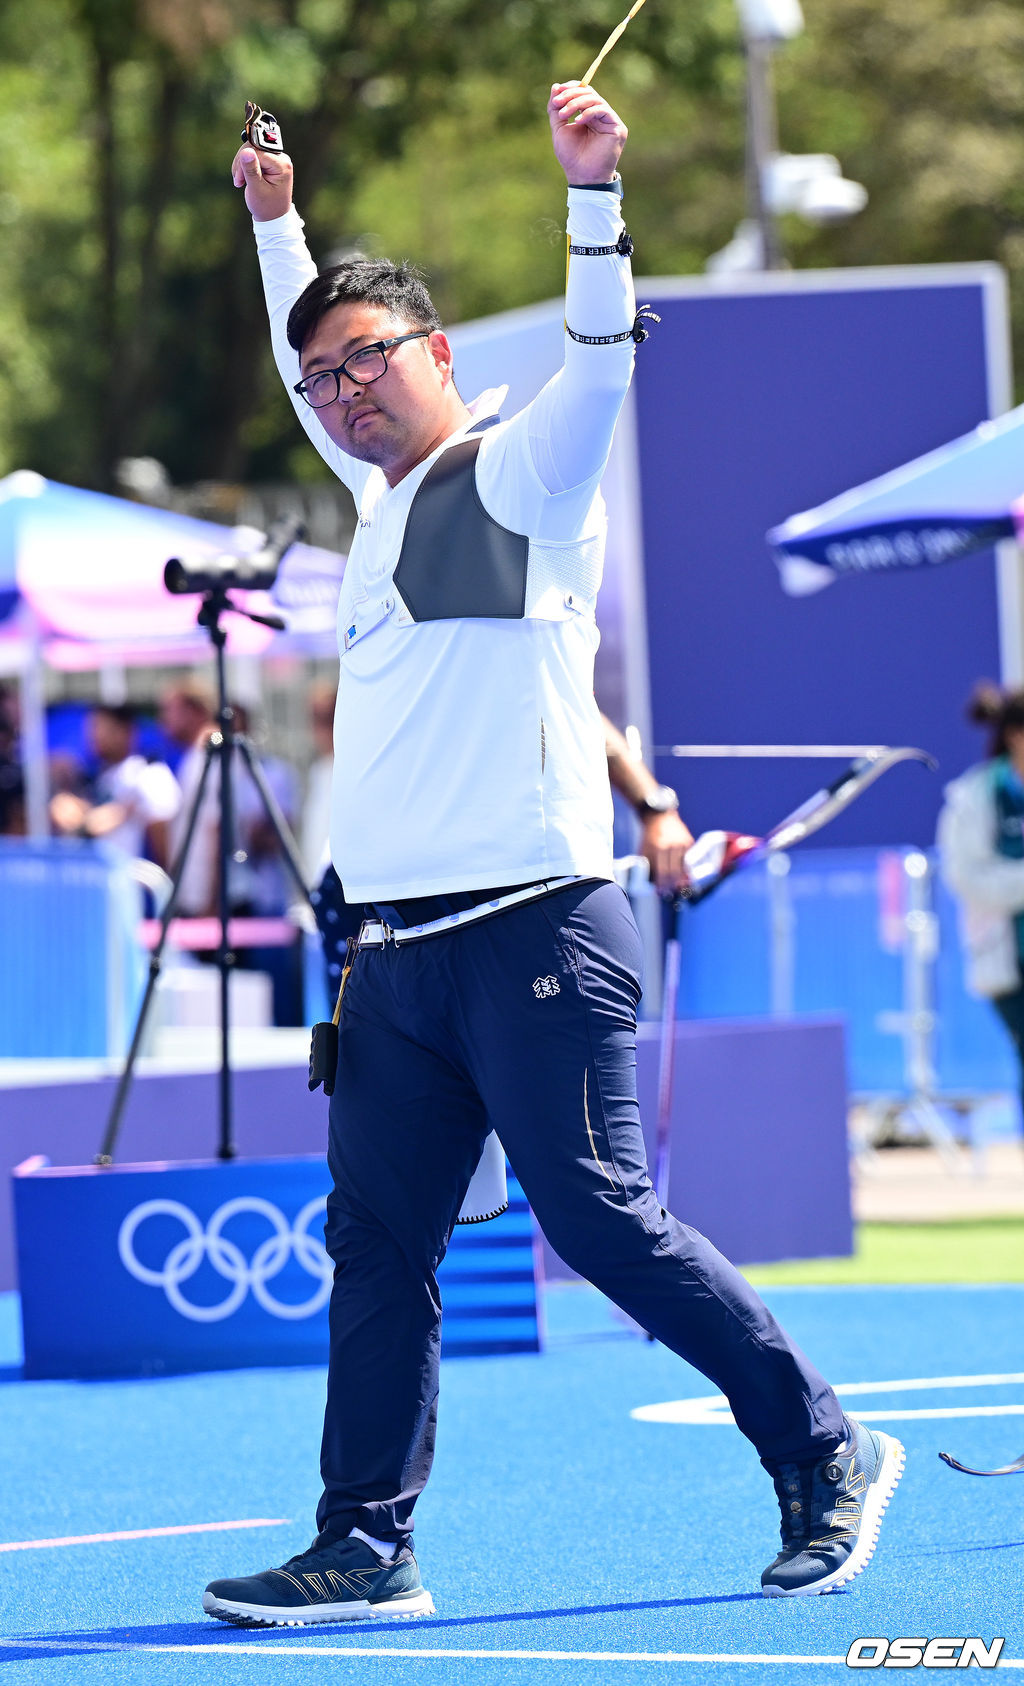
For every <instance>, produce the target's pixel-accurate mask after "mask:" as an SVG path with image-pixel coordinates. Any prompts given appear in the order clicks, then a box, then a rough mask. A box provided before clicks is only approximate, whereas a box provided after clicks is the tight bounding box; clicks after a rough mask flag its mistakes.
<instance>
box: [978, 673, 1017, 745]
mask: <svg viewBox="0 0 1024 1686" xmlns="http://www.w3.org/2000/svg"><path fill="white" fill-rule="evenodd" d="M967 718H968V720H970V721H972V722H973V723H974V725H976V726H990V727H991V728H992V737H991V739H990V742H989V751H988V752H989V755H990V756H991V757H992V758H993V759H994V758H995V757H996V756H997V755H1007V754H1008V753H1009V745H1008V743H1007V733H1008V732H1021V731H1024V690H1009V689H1005V690H1004V689H1003V687H1002V686H999V685H995V684H993V682H992V681H991V680H990V679H983V680H981V681H980V683H979V684H977V685H975V687H974V690H973V691H972V692H971V695H970V697H969V698H968V700H967Z"/></svg>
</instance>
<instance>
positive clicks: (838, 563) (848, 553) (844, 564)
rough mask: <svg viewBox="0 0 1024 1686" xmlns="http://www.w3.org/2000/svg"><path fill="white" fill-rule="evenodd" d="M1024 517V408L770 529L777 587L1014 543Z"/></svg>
mask: <svg viewBox="0 0 1024 1686" xmlns="http://www.w3.org/2000/svg"><path fill="white" fill-rule="evenodd" d="M1022 520H1024V405H1022V406H1020V407H1019V408H1018V409H1016V410H1010V411H1009V412H1008V413H1007V414H1006V415H1005V416H1000V417H999V418H998V419H997V420H995V421H986V422H982V423H981V425H980V427H976V428H975V429H974V431H973V433H968V434H965V435H964V437H963V438H961V439H955V440H953V442H952V443H951V444H949V445H942V446H940V447H939V449H938V450H935V451H929V452H928V453H927V455H926V456H923V457H918V458H916V460H915V461H914V462H910V463H907V464H906V465H905V466H904V467H903V468H896V469H893V470H892V471H891V472H890V473H888V474H883V475H881V476H880V477H879V478H878V479H877V480H869V481H868V483H867V484H866V485H864V486H856V487H855V488H854V489H853V490H852V491H850V492H843V493H842V495H841V496H840V497H837V498H832V499H830V501H829V502H828V503H824V504H821V505H820V506H819V507H818V508H817V509H810V510H805V511H804V512H803V514H801V515H791V516H790V517H789V520H788V521H783V523H782V524H781V526H778V527H773V528H772V529H771V530H770V532H769V533H768V543H769V545H770V546H771V549H772V551H773V553H774V555H775V559H776V561H777V563H778V565H779V570H780V573H781V578H782V585H783V588H784V589H785V590H786V591H788V592H790V593H791V595H793V596H805V595H806V594H807V593H809V592H813V591H820V590H821V588H822V586H826V585H829V584H831V582H832V581H833V580H835V579H838V578H839V577H840V576H841V575H844V574H863V573H878V572H884V571H886V570H888V569H891V568H921V567H925V568H927V567H934V566H935V565H936V564H937V563H941V562H954V561H956V560H957V558H958V557H961V556H969V555H971V554H972V552H975V551H979V550H987V549H989V548H990V547H991V546H992V545H993V544H996V543H998V541H999V540H1000V539H1005V538H1013V537H1014V536H1015V534H1017V533H1018V532H1019V531H1020V529H1021V524H1022Z"/></svg>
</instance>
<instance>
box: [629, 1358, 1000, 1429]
mask: <svg viewBox="0 0 1024 1686" xmlns="http://www.w3.org/2000/svg"><path fill="white" fill-rule="evenodd" d="M1021 1383H1024V1371H1013V1372H1011V1373H1010V1374H1007V1375H985V1376H912V1377H911V1378H910V1379H909V1380H905V1381H893V1382H839V1383H837V1385H836V1389H835V1391H836V1393H838V1394H840V1395H843V1396H844V1397H845V1396H846V1395H847V1394H879V1393H922V1392H927V1391H932V1390H933V1391H935V1392H939V1391H941V1390H944V1389H947V1388H969V1387H1012V1386H1018V1385H1020V1384H1021ZM855 1410H856V1407H855ZM629 1414H630V1416H631V1417H635V1418H636V1420H637V1421H638V1422H642V1423H685V1424H688V1425H689V1426H694V1425H698V1426H700V1427H702V1428H708V1427H711V1426H712V1425H715V1424H726V1425H728V1424H730V1423H732V1422H733V1420H734V1419H733V1416H732V1413H731V1412H730V1410H729V1401H728V1400H727V1399H726V1397H725V1395H724V1394H723V1393H712V1394H708V1395H706V1396H705V1397H703V1398H701V1399H668V1400H665V1401H664V1402H663V1403H661V1404H657V1405H638V1406H637V1407H636V1409H635V1410H633V1411H631V1412H630V1413H629ZM856 1416H857V1420H858V1421H859V1422H865V1423H875V1422H909V1421H910V1420H911V1419H912V1418H919V1417H1020V1416H1024V1405H934V1406H929V1407H927V1408H925V1409H922V1410H916V1411H903V1410H893V1411H861V1410H856Z"/></svg>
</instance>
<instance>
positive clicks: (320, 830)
mask: <svg viewBox="0 0 1024 1686" xmlns="http://www.w3.org/2000/svg"><path fill="white" fill-rule="evenodd" d="M337 699H338V687H337V685H331V684H328V683H327V682H326V681H324V680H322V681H320V682H319V683H318V684H316V685H314V686H313V687H312V689H311V690H310V693H309V723H310V726H311V728H312V732H313V748H314V751H315V756H314V760H313V763H312V765H311V766H310V769H309V772H308V774H307V776H306V800H305V802H304V803H303V807H302V838H301V854H302V863H303V865H304V867H305V869H306V878H307V881H308V882H309V883H310V884H315V883H316V882H317V881H318V879H319V878H320V877H321V876H322V874H323V871H324V868H325V867H326V865H327V863H328V859H329V856H328V852H327V836H328V832H329V831H330V826H331V775H332V774H333V772H334V705H335V703H336V702H337Z"/></svg>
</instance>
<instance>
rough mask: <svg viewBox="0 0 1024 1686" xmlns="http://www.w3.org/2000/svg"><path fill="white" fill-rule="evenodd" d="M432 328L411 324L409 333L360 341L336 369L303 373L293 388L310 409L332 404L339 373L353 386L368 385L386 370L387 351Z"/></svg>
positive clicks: (338, 388) (422, 334)
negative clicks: (367, 343) (300, 379)
mask: <svg viewBox="0 0 1024 1686" xmlns="http://www.w3.org/2000/svg"><path fill="white" fill-rule="evenodd" d="M432 332H433V329H431V328H414V329H413V331H412V333H410V334H396V335H395V338H394V339H391V340H374V342H373V344H372V345H361V346H360V347H359V350H358V351H353V352H352V354H351V355H350V356H349V357H346V359H345V361H344V363H339V364H338V367H337V368H336V369H318V370H317V371H316V374H314V375H307V376H306V378H305V380H304V381H297V382H296V383H295V386H294V388H293V391H295V392H297V393H298V394H299V396H300V397H301V398H304V399H305V400H306V403H307V404H311V405H312V406H313V409H314V410H322V409H324V408H325V406H326V405H328V404H333V403H334V400H335V399H336V398H337V396H338V394H339V393H340V391H341V377H342V375H347V376H348V378H349V380H350V381H353V382H354V383H355V385H356V386H369V384H370V382H371V381H379V380H380V377H381V375H386V374H387V372H388V352H389V351H391V350H393V349H394V347H395V346H396V345H404V344H405V342H406V340H422V339H426V338H427V337H428V336H429V335H430V334H431V333H432Z"/></svg>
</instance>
